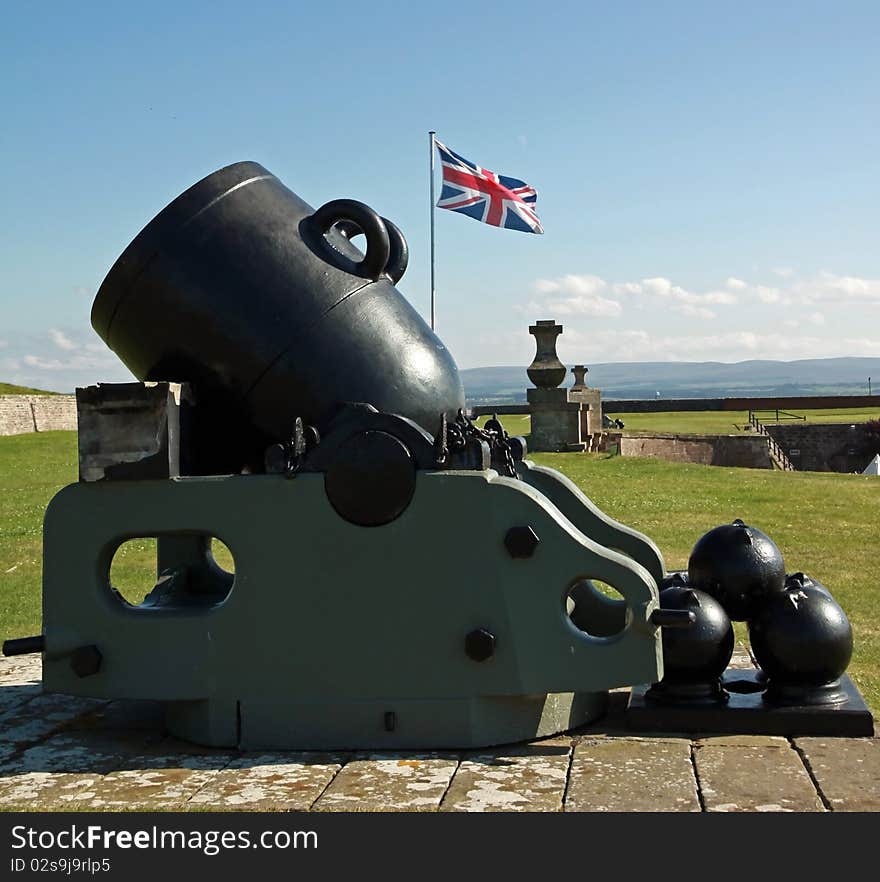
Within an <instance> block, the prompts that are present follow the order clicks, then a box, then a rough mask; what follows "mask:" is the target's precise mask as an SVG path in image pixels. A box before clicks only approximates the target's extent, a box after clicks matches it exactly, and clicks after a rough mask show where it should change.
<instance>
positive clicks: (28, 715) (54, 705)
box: [0, 694, 105, 744]
mask: <svg viewBox="0 0 880 882" xmlns="http://www.w3.org/2000/svg"><path fill="white" fill-rule="evenodd" d="M104 703H105V702H104V701H101V700H99V699H95V698H80V697H78V696H75V695H54V694H53V695H47V694H43V695H38V696H36V697H35V698H32V699H31V700H30V701H28V702H27V703H26V704H24V705H22V706H21V707H15V708H12V709H11V710H7V711H6V713H4V714H2V715H0V742H6V743H11V744H28V743H32V742H34V741H39V740H40V739H41V738H45V737H46V736H47V735H51V734H52V733H53V732H55V731H56V730H57V729H60V728H63V727H64V726H65V725H68V724H70V723H71V722H72V721H73V720H75V719H76V718H77V717H80V716H83V715H84V714H87V713H89V712H90V711H92V710H94V709H95V708H96V707H100V706H101V705H102V704H104Z"/></svg>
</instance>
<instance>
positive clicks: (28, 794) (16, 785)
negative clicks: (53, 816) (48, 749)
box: [0, 772, 101, 811]
mask: <svg viewBox="0 0 880 882" xmlns="http://www.w3.org/2000/svg"><path fill="white" fill-rule="evenodd" d="M100 778H101V776H100V775H98V774H89V773H80V774H76V773H66V772H61V773H59V772H29V773H27V774H24V775H15V776H13V777H12V778H9V779H7V780H6V781H5V783H3V784H2V785H0V808H2V809H6V810H14V809H18V810H19V811H48V810H56V811H57V810H58V809H70V808H74V807H76V806H75V804H76V802H77V799H78V798H80V796H81V795H82V794H85V793H87V792H88V791H89V790H90V789H91V788H92V787H94V786H95V784H96V782H98V781H99V780H100Z"/></svg>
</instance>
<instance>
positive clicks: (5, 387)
mask: <svg viewBox="0 0 880 882" xmlns="http://www.w3.org/2000/svg"><path fill="white" fill-rule="evenodd" d="M57 394H58V393H57V392H47V391H46V390H45V389H31V388H29V387H28V386H15V385H13V384H12V383H0V395H57Z"/></svg>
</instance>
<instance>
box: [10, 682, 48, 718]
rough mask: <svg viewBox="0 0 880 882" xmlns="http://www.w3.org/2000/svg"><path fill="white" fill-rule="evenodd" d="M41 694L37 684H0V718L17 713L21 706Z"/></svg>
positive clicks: (41, 689)
mask: <svg viewBox="0 0 880 882" xmlns="http://www.w3.org/2000/svg"><path fill="white" fill-rule="evenodd" d="M42 692H43V687H42V686H40V685H39V683H9V684H5V685H3V684H0V717H3V716H6V714H8V713H10V712H16V711H18V710H19V709H20V708H21V707H22V705H24V704H25V703H26V702H28V701H30V700H31V699H32V698H36V697H37V696H38V695H41V694H42Z"/></svg>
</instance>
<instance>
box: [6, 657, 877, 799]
mask: <svg viewBox="0 0 880 882" xmlns="http://www.w3.org/2000/svg"><path fill="white" fill-rule="evenodd" d="M735 661H736V664H738V665H740V666H746V665H748V664H749V658H748V655H747V654H746V653H745V652H744V651H743V650H742V649H738V651H737V655H736V656H735ZM626 697H627V692H626V690H622V691H618V692H615V693H613V694H612V696H611V699H612V700H611V709H610V712H609V714H608V716H606V717H605V718H604V719H603V720H601V721H599V722H598V723H596V724H593V725H591V726H587V727H584V728H582V729H579V730H576V731H574V732H572V733H569V734H567V735H565V736H559V737H555V738H550V739H544V740H542V741H536V742H533V743H530V744H520V745H513V746H505V747H497V748H487V749H483V750H471V751H439V752H430V753H412V752H406V753H394V754H370V753H366V752H360V753H317V752H303V751H298V752H271V753H268V752H267V753H259V752H254V753H238V752H235V751H229V750H214V749H208V748H200V747H196V746H193V745H190V744H186V743H184V742H181V741H178V740H176V739H174V738H172V737H170V736H167V735H166V734H165V733H164V730H163V724H162V714H161V707H160V706H159V705H157V704H154V703H151V702H132V701H98V700H92V699H79V698H72V697H69V696H60V695H44V694H42V692H41V690H40V659H39V657H38V656H20V657H18V658H12V659H0V810H6V811H9V810H30V811H44V810H68V811H94V810H100V811H119V810H130V809H139V810H145V811H159V810H173V811H180V810H192V811H206V810H214V811H236V810H257V811H294V810H303V811H304V810H309V811H330V812H332V811H449V812H483V811H541V812H545V811H547V812H558V811H567V812H571V811H574V812H588V811H614V812H626V811H670V812H700V811H709V812H730V811H741V812H762V811H763V812H769V811H785V812H792V811H798V812H799V811H807V812H824V811H880V738H878V737H875V738H854V739H851V738H837V739H835V738H793V739H789V738H781V737H769V736H730V735H727V736H712V735H711V734H706V735H701V736H694V737H691V736H687V735H682V736H678V737H676V736H668V735H664V736H662V737H649V736H638V737H637V736H634V735H633V734H632V733H630V732H627V730H626V729H625V726H624V720H623V716H622V713H623V709H624V707H625V705H626Z"/></svg>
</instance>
